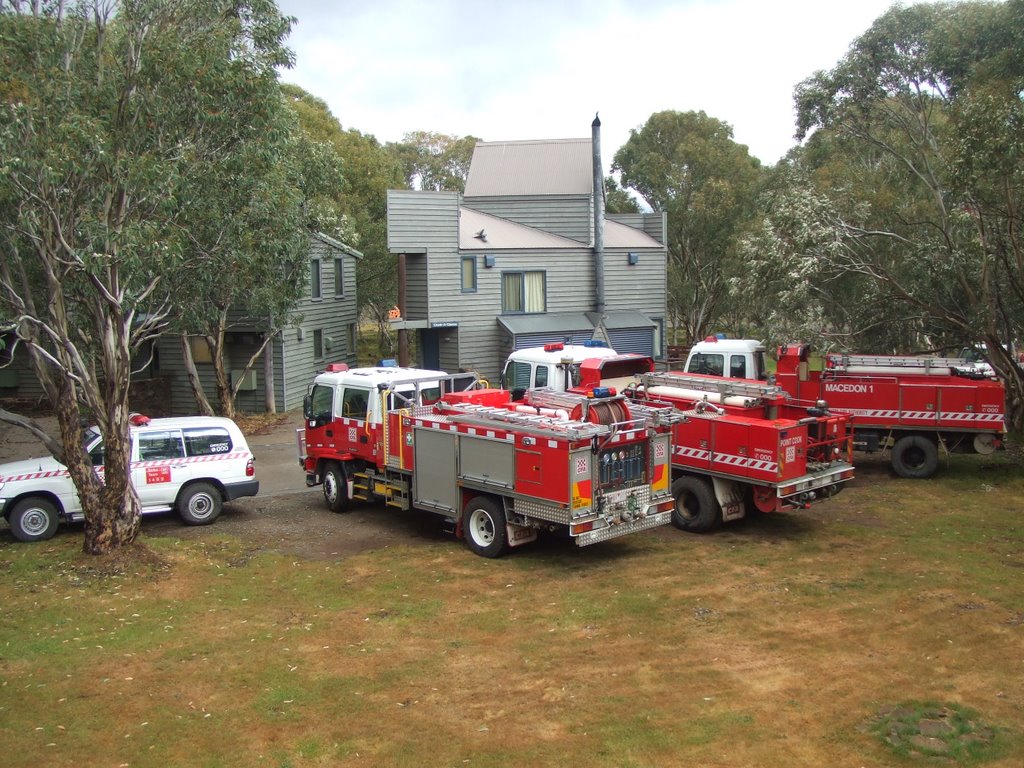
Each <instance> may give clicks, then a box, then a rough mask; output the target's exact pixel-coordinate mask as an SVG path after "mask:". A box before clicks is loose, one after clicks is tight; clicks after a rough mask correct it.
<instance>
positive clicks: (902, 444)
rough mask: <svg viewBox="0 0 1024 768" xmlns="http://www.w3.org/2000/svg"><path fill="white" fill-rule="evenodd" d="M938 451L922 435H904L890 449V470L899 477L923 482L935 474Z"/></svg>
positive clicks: (933, 444)
mask: <svg viewBox="0 0 1024 768" xmlns="http://www.w3.org/2000/svg"><path fill="white" fill-rule="evenodd" d="M938 466H939V449H938V447H937V446H936V445H935V443H933V442H932V441H931V440H929V439H928V438H927V437H924V436H923V435H906V436H904V437H901V438H900V439H899V440H897V441H896V445H894V446H893V447H892V468H893V470H895V472H896V474H897V475H899V476H900V477H909V478H912V479H914V480H923V479H924V478H926V477H931V476H932V475H934V474H935V470H936V469H937V468H938Z"/></svg>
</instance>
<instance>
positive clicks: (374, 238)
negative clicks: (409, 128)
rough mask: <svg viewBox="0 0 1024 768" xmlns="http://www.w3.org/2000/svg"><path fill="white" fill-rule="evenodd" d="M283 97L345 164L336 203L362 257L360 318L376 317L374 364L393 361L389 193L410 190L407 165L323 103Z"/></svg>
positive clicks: (298, 93) (289, 94)
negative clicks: (345, 126) (345, 125)
mask: <svg viewBox="0 0 1024 768" xmlns="http://www.w3.org/2000/svg"><path fill="white" fill-rule="evenodd" d="M283 91H284V94H285V98H286V99H287V100H288V103H289V104H291V106H292V108H293V109H294V110H295V112H296V114H297V115H298V117H299V124H300V125H301V127H302V130H303V132H304V133H305V135H306V136H308V137H309V138H310V139H313V140H316V141H318V142H322V143H323V144H324V145H327V146H330V147H331V149H332V151H333V152H334V153H335V154H336V155H337V157H338V158H339V161H340V163H341V167H342V174H343V176H344V185H343V186H338V187H335V189H334V190H333V196H332V198H331V202H332V204H333V206H334V208H335V210H337V211H338V212H339V213H340V214H341V215H342V216H343V217H344V220H345V222H346V223H347V225H348V228H347V230H346V233H345V235H344V236H343V237H341V238H340V239H342V240H343V241H344V242H345V243H346V244H348V245H351V246H353V247H355V248H358V249H359V251H360V252H361V253H362V254H363V259H362V260H360V261H359V263H358V266H357V274H356V280H357V283H358V301H359V308H360V313H361V314H363V315H369V316H370V317H372V318H373V320H374V321H375V322H376V324H377V328H378V339H377V346H378V353H377V354H375V355H371V358H372V359H377V358H379V357H381V356H385V357H388V356H390V353H391V349H390V347H389V343H390V337H389V336H388V324H387V318H388V310H389V309H391V307H393V306H394V305H395V302H396V300H397V294H398V285H397V270H396V267H395V259H394V257H393V256H392V255H391V254H390V253H389V252H388V247H387V190H388V189H398V188H401V187H404V186H405V185H406V180H405V172H404V170H403V167H402V164H401V162H400V160H399V158H398V157H397V156H396V155H395V152H394V151H392V149H391V148H390V146H389V147H388V148H385V147H382V146H381V145H380V143H379V142H378V141H377V139H375V138H374V137H373V136H370V135H367V134H363V133H360V132H359V131H357V130H354V129H349V130H344V129H343V128H342V126H341V123H340V122H339V121H338V119H337V118H336V117H335V116H334V115H332V114H331V112H330V109H329V108H328V107H327V104H326V103H324V102H323V101H322V100H321V99H318V98H316V97H314V96H312V95H310V94H309V93H307V92H306V91H304V90H302V89H301V88H299V87H298V86H294V85H285V86H283Z"/></svg>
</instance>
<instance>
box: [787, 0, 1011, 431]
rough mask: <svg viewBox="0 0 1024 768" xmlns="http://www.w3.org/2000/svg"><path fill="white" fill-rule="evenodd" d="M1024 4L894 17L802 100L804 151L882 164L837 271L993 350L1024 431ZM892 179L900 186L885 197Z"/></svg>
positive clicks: (933, 9) (931, 9) (933, 331)
mask: <svg viewBox="0 0 1024 768" xmlns="http://www.w3.org/2000/svg"><path fill="white" fill-rule="evenodd" d="M1022 43H1024V0H1008V1H1007V2H1005V3H995V2H960V3H950V2H942V3H933V4H921V5H913V6H908V7H902V6H894V7H893V8H892V9H891V10H889V11H888V12H887V13H885V14H883V15H882V16H880V17H879V18H878V19H877V20H876V21H875V22H874V24H872V26H871V27H870V29H868V30H867V32H865V33H864V34H863V35H862V36H861V37H859V38H858V39H857V40H856V41H854V43H853V45H852V46H851V48H850V50H849V52H848V53H847V55H846V56H845V57H844V58H843V59H842V60H841V61H840V62H839V63H838V64H837V65H836V66H835V67H834V68H833V69H832V70H830V71H828V72H818V73H816V74H815V75H813V76H812V77H810V78H808V79H807V80H805V81H804V82H803V83H801V84H800V85H799V86H798V88H797V91H796V104H797V114H798V119H797V129H798V138H801V139H802V138H805V137H807V136H808V135H810V134H812V133H813V132H814V131H820V130H822V129H825V130H829V131H831V132H833V133H834V134H835V135H837V136H842V137H844V138H845V139H846V140H848V141H849V142H851V144H854V145H856V146H857V147H858V148H859V149H858V151H859V152H860V153H861V154H863V155H868V154H870V155H872V156H873V157H874V158H875V161H876V165H875V168H874V170H873V173H872V174H870V175H868V176H866V178H865V179H864V180H863V181H862V183H861V186H860V188H859V190H858V194H857V197H858V199H859V205H857V206H844V205H843V204H842V201H841V200H839V199H838V198H837V197H836V196H835V195H834V194H832V193H831V192H828V190H824V188H823V187H821V186H819V190H823V191H826V192H827V193H828V194H829V196H830V198H831V201H832V203H833V205H834V207H835V215H834V216H833V217H832V219H831V223H832V225H833V227H834V231H835V237H836V239H837V241H838V242H839V243H840V246H841V247H838V248H832V249H829V250H828V251H827V252H826V251H819V252H818V255H819V256H820V257H821V258H823V259H829V260H830V261H831V264H832V266H833V267H834V268H835V269H841V270H844V271H847V272H850V273H855V274H857V275H860V276H862V277H864V278H866V279H867V280H870V281H871V282H872V283H874V284H875V285H876V286H878V287H879V289H880V290H881V291H882V292H883V293H885V294H886V295H888V296H890V297H892V301H893V303H892V307H893V308H892V310H891V312H893V313H894V315H907V316H914V317H916V318H917V322H918V323H919V326H920V329H921V332H922V334H924V335H926V336H927V337H929V338H937V339H953V340H957V341H960V342H984V343H985V344H986V347H987V351H988V355H989V357H990V360H991V362H992V364H993V366H994V367H995V369H996V371H997V372H998V373H999V375H1000V376H1001V377H1002V378H1003V380H1004V381H1005V383H1006V385H1007V391H1008V398H1007V401H1008V406H1009V414H1010V420H1011V423H1012V425H1013V426H1014V427H1015V428H1017V429H1021V428H1024V368H1022V366H1021V363H1020V359H1019V358H1018V357H1017V356H1016V354H1015V345H1016V344H1018V343H1019V341H1020V339H1021V336H1022V332H1024V280H1022V277H1021V275H1022V274H1024V242H1022V240H1021V231H1022V227H1021V225H1022V223H1024V222H1022V211H1024V151H1022V150H1024V139H1022V138H1021V137H1022V136H1024V104H1022V101H1021V98H1020V94H1021V93H1022V92H1024V60H1022V58H1021V56H1020V51H1021V50H1022ZM881 176H885V177H887V178H888V179H889V183H886V184H884V185H878V184H875V183H874V182H875V180H877V179H878V178H880V177H881Z"/></svg>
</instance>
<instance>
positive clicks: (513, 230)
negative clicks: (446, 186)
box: [459, 206, 639, 251]
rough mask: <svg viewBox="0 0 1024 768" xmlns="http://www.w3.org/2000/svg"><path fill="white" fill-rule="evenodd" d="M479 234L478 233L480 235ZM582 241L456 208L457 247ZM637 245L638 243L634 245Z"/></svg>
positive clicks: (576, 244) (579, 245)
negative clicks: (457, 212)
mask: <svg viewBox="0 0 1024 768" xmlns="http://www.w3.org/2000/svg"><path fill="white" fill-rule="evenodd" d="M481 233H482V236H478V235H481ZM586 247H587V246H586V245H584V244H583V243H579V242H577V241H575V240H570V239H569V238H568V237H559V236H558V235H552V234H551V233H550V232H544V231H543V230H540V229H534V228H533V227H527V226H524V225H522V224H516V223H515V222H514V221H509V220H508V219H502V218H499V217H498V216H491V215H490V214H489V213H483V212H482V211H476V210H473V209H472V208H466V207H464V206H463V207H461V208H459V249H460V250H463V251H496V250H500V249H503V248H545V249H547V250H552V249H556V248H586ZM635 247H639V246H635Z"/></svg>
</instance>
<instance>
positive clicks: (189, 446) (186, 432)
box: [0, 414, 260, 541]
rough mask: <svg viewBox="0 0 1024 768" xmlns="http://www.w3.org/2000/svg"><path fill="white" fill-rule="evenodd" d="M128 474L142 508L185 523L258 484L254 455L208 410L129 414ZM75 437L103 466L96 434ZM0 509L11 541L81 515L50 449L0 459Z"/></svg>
mask: <svg viewBox="0 0 1024 768" xmlns="http://www.w3.org/2000/svg"><path fill="white" fill-rule="evenodd" d="M130 432H131V441H132V448H131V450H132V453H131V475H132V477H131V480H132V484H133V485H134V486H135V491H136V493H137V494H138V496H139V502H140V503H141V507H142V513H143V514H149V513H151V512H166V511H170V510H177V512H178V514H179V515H180V516H181V519H182V520H183V521H184V522H185V523H187V524H188V525H206V524H208V523H212V522H213V521H214V520H216V519H217V516H218V515H220V511H221V505H222V504H223V503H224V502H225V501H231V500H232V499H237V498H239V497H242V496H255V495H256V494H257V493H258V492H259V487H260V484H259V481H258V480H257V479H256V462H255V457H254V456H253V454H252V451H250V450H249V445H248V444H247V443H246V441H245V436H244V435H243V434H242V431H241V430H240V429H239V428H238V425H237V424H235V423H234V422H233V421H231V419H225V418H220V417H214V416H187V417H180V418H166V419H149V418H147V417H145V416H139V415H137V414H136V415H133V416H132V424H131V430H130ZM83 439H84V441H85V447H86V450H88V452H89V456H90V458H91V459H92V464H93V467H95V468H96V471H97V472H99V473H100V474H101V475H102V472H103V463H104V456H103V437H102V436H101V435H100V433H99V430H98V429H96V428H95V427H90V428H88V429H86V430H85V432H84V435H83ZM0 514H2V515H3V516H4V518H5V519H6V520H7V523H8V524H9V525H10V527H11V533H12V534H14V538H16V539H18V540H19V541H42V540H44V539H49V538H51V537H52V536H53V535H54V533H56V531H57V526H58V525H59V524H60V523H61V522H71V521H78V520H83V519H85V516H84V515H83V514H82V507H81V504H80V503H79V499H78V492H77V491H76V490H75V486H74V483H73V482H72V481H71V477H70V475H69V474H68V470H67V467H65V466H64V465H63V464H61V463H59V462H58V461H57V460H56V459H54V458H53V457H49V456H48V457H45V458H39V459H28V460H25V461H15V462H11V463H8V464H0Z"/></svg>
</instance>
